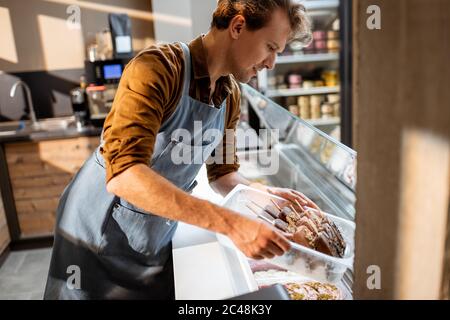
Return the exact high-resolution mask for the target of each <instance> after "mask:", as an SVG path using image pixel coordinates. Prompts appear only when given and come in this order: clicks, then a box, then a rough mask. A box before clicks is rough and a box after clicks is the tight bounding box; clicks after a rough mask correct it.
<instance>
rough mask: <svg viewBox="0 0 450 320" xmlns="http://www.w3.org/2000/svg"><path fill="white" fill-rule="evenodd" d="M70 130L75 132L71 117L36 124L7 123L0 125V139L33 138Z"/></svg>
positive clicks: (43, 120) (44, 120) (46, 120)
mask: <svg viewBox="0 0 450 320" xmlns="http://www.w3.org/2000/svg"><path fill="white" fill-rule="evenodd" d="M71 130H72V131H74V130H77V127H76V124H75V118H74V117H73V116H70V117H62V118H49V119H42V120H39V121H38V122H36V123H33V122H32V121H8V122H3V123H0V137H15V136H17V137H19V136H31V137H33V136H39V135H46V134H49V133H56V132H67V131H71Z"/></svg>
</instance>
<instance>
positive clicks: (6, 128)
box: [0, 121, 25, 136]
mask: <svg viewBox="0 0 450 320" xmlns="http://www.w3.org/2000/svg"><path fill="white" fill-rule="evenodd" d="M24 128H25V125H24V124H23V122H18V121H14V122H4V123H0V136H6V135H13V134H17V133H18V132H20V131H22V130H23V129H24Z"/></svg>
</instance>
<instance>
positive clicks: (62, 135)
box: [0, 127, 102, 144]
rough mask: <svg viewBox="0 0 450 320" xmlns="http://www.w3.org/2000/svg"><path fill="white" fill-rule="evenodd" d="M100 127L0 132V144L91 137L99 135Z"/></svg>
mask: <svg viewBox="0 0 450 320" xmlns="http://www.w3.org/2000/svg"><path fill="white" fill-rule="evenodd" d="M101 132H102V128H98V127H85V128H83V129H82V130H77V128H75V127H70V128H65V129H57V130H42V131H32V130H23V131H18V132H14V133H13V132H11V133H10V132H0V144H1V143H11V142H20V141H43V140H56V139H67V138H77V137H91V136H100V134H101Z"/></svg>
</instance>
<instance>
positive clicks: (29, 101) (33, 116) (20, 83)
mask: <svg viewBox="0 0 450 320" xmlns="http://www.w3.org/2000/svg"><path fill="white" fill-rule="evenodd" d="M18 86H22V87H23V88H24V89H25V94H26V97H27V104H28V108H29V109H30V118H31V125H32V127H33V128H37V127H38V121H37V118H36V113H35V111H34V106H33V100H32V99H31V91H30V87H28V85H27V84H26V83H25V82H23V81H21V80H19V81H17V82H15V83H14V84H13V86H12V88H11V91H10V93H9V95H10V97H11V98H14V96H15V95H16V89H17V87H18Z"/></svg>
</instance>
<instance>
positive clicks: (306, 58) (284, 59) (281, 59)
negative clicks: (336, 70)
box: [276, 53, 339, 64]
mask: <svg viewBox="0 0 450 320" xmlns="http://www.w3.org/2000/svg"><path fill="white" fill-rule="evenodd" d="M337 60H339V54H338V53H317V54H301V55H289V56H278V57H277V60H276V64H288V63H306V62H321V61H337Z"/></svg>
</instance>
